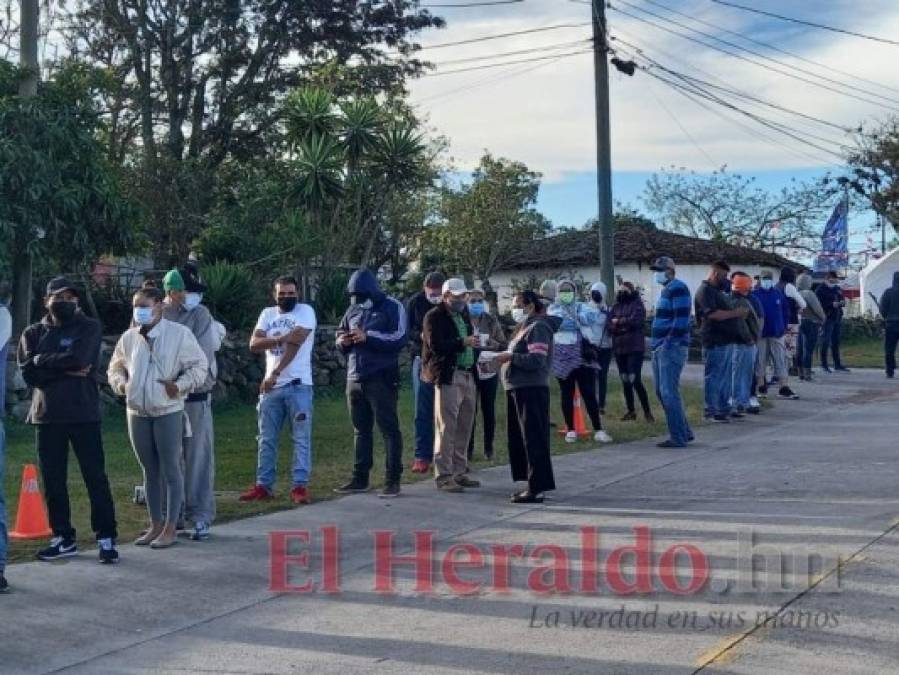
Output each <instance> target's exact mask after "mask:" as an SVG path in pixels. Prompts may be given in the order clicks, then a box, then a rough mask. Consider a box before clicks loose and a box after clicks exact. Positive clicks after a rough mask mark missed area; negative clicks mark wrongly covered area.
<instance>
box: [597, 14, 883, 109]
mask: <svg viewBox="0 0 899 675" xmlns="http://www.w3.org/2000/svg"><path fill="white" fill-rule="evenodd" d="M625 4H627V3H625ZM630 6H633V5H630ZM609 8H610V9H612V10H614V11H616V12H618V13H619V14H623V15H624V16H628V17H630V18H632V19H634V20H636V21H640V22H642V23H645V24H648V25H650V26H653V27H655V28H657V29H659V30H661V31H664V32H666V33H671V34H672V35H676V36H678V37H680V38H682V39H684V40H688V41H689V42H694V43H696V44H700V45H702V46H703V47H707V48H709V49H714V50H715V51H717V52H721V53H722V54H727V55H728V56H731V57H733V58H735V59H740V60H741V61H746V62H748V63H751V64H753V65H756V66H758V67H760V68H764V69H765V70H770V71H772V72H775V73H779V74H781V75H784V76H786V77H790V78H793V79H794V80H799V81H800V82H805V83H806V84H811V85H813V86H815V87H818V88H820V89H826V90H827V91H831V92H834V93H836V94H840V95H841V96H845V97H847V98H851V99H853V100H855V101H862V102H864V103H869V104H871V105H876V106H878V107H881V108H886V109H887V110H890V111H895V110H896V108H895V107H894V106H890V105H887V104H885V103H881V102H879V101H872V100H871V99H867V98H864V97H861V96H856V95H854V94H850V93H847V92H845V91H841V90H840V89H836V88H834V87H830V86H828V85H826V84H822V83H821V82H815V81H814V80H809V79H808V78H805V77H801V76H800V75H796V74H795V73H791V72H789V71H786V70H781V69H779V68H774V67H773V66H770V65H768V64H767V63H761V62H759V61H756V60H754V59H751V58H749V57H747V56H743V55H742V54H735V53H733V52H731V51H728V50H726V49H723V48H721V47H718V46H717V45H714V44H710V43H708V42H705V41H704V40H700V39H698V38H694V37H692V36H690V35H685V34H684V33H681V32H679V31H676V30H674V29H672V28H667V27H666V26H661V25H659V24H658V23H656V22H655V21H652V20H650V19H645V18H643V17H641V16H637V15H636V14H631V13H630V12H627V11H625V10H623V9H619V8H618V7H615V6H613V5H611V4H609ZM640 11H643V12H647V10H640ZM647 13H650V14H651V12H647ZM661 18H662V19H663V20H665V21H671V20H670V19H666V18H665V17H661ZM671 23H677V22H674V21H671ZM678 25H680V24H678ZM688 30H690V31H692V32H694V33H699V34H701V35H706V36H707V37H711V38H712V39H713V40H716V41H718V42H722V43H724V44H730V43H727V41H726V40H721V39H720V38H716V37H714V36H710V35H708V33H703V32H702V31H699V30H696V29H695V28H688ZM734 46H736V47H737V48H738V49H742V50H744V51H750V53H753V54H755V52H751V50H747V49H746V48H745V47H740V46H739V45H734ZM762 58H765V59H767V60H769V61H773V62H775V63H779V64H781V65H784V66H786V67H787V68H791V69H794V70H797V69H796V68H794V67H793V66H790V65H789V64H783V63H782V62H780V61H777V60H776V59H772V58H771V57H768V56H764V55H762ZM816 77H821V76H820V75H818V76H816ZM822 79H824V78H822ZM844 86H845V85H844ZM881 98H885V97H882V96H881Z"/></svg>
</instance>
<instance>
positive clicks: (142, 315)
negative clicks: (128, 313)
mask: <svg viewBox="0 0 899 675" xmlns="http://www.w3.org/2000/svg"><path fill="white" fill-rule="evenodd" d="M133 317H134V323H136V324H137V325H139V326H149V325H150V324H151V323H153V308H152V307H135V308H134V312H133Z"/></svg>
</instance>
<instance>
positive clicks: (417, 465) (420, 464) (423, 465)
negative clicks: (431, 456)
mask: <svg viewBox="0 0 899 675" xmlns="http://www.w3.org/2000/svg"><path fill="white" fill-rule="evenodd" d="M430 470H431V464H430V462H426V461H425V460H423V459H416V460H415V461H414V462H413V463H412V473H428V472H429V471H430Z"/></svg>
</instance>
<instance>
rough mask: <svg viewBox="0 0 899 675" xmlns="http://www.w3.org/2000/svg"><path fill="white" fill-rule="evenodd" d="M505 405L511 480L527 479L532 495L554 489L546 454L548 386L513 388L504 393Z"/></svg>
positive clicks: (549, 462)
mask: <svg viewBox="0 0 899 675" xmlns="http://www.w3.org/2000/svg"><path fill="white" fill-rule="evenodd" d="M506 405H507V406H508V412H507V413H506V429H507V431H508V435H509V464H510V465H511V467H512V480H513V481H523V480H526V481H527V482H528V490H530V492H531V493H532V494H535V495H536V494H540V493H541V492H545V491H546V490H555V489H556V481H555V478H554V477H553V464H552V459H550V456H549V387H526V388H524V389H513V390H512V391H510V392H507V393H506Z"/></svg>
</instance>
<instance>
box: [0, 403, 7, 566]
mask: <svg viewBox="0 0 899 675" xmlns="http://www.w3.org/2000/svg"><path fill="white" fill-rule="evenodd" d="M5 474H6V431H5V430H4V428H3V411H2V410H0V572H3V570H4V569H6V537H7V531H6V497H5V495H4V491H3V486H4V485H5V484H6V483H5V482H4V481H5V480H6V475H5Z"/></svg>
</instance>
